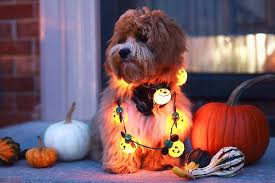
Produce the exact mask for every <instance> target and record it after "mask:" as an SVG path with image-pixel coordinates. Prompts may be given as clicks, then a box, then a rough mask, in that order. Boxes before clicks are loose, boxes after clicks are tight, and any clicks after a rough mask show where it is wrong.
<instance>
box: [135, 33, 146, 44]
mask: <svg viewBox="0 0 275 183" xmlns="http://www.w3.org/2000/svg"><path fill="white" fill-rule="evenodd" d="M136 39H137V41H139V42H142V43H146V42H147V41H148V38H147V37H146V35H142V34H138V35H137V36H136Z"/></svg>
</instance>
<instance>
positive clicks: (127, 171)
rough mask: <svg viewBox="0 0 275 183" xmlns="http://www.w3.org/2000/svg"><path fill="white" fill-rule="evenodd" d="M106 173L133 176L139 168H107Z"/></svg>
mask: <svg viewBox="0 0 275 183" xmlns="http://www.w3.org/2000/svg"><path fill="white" fill-rule="evenodd" d="M105 171H106V172H109V173H114V174H131V173H136V172H138V171H139V169H138V168H135V167H128V166H120V167H112V168H111V167H108V168H105Z"/></svg>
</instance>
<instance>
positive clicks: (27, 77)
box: [0, 0, 40, 127]
mask: <svg viewBox="0 0 275 183" xmlns="http://www.w3.org/2000/svg"><path fill="white" fill-rule="evenodd" d="M39 89H40V86H39V0H0V127H2V126H6V125H11V124H15V123H19V122H23V121H27V120H32V119H37V118H39V116H40V115H39V103H40V96H39V93H40V92H39Z"/></svg>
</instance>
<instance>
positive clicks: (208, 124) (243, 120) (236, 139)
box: [191, 74, 275, 164]
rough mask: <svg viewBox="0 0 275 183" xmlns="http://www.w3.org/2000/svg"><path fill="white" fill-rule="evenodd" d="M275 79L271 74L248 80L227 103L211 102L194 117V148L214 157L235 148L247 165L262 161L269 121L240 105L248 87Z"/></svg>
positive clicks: (234, 92) (255, 110) (246, 106)
mask: <svg viewBox="0 0 275 183" xmlns="http://www.w3.org/2000/svg"><path fill="white" fill-rule="evenodd" d="M274 78H275V76H274V75H270V74H269V75H264V76H259V77H256V78H253V79H250V80H247V81H245V82H243V83H242V84H241V85H239V86H238V87H237V88H236V89H235V90H234V91H233V92H232V93H231V95H230V97H229V99H228V101H227V103H218V102H212V103H208V104H206V105H204V106H202V107H201V108H200V109H199V110H198V111H197V112H196V113H195V115H194V124H193V127H192V130H191V144H192V147H193V148H201V149H203V150H207V151H209V152H210V153H211V155H214V154H216V153H217V152H218V151H219V150H220V149H221V148H223V147H226V146H235V147H237V148H239V149H240V150H241V151H242V152H243V153H244V154H245V156H246V163H247V164H250V163H253V162H255V161H257V160H258V159H260V158H261V157H262V156H263V155H264V153H265V151H266V149H267V147H268V143H269V125H268V121H267V119H266V117H265V115H264V114H263V112H262V111H261V110H260V109H258V108H256V107H255V106H252V105H237V102H238V98H239V96H240V95H241V93H242V92H243V91H244V90H245V89H247V88H248V87H250V86H252V85H254V84H256V83H258V82H262V81H266V80H274Z"/></svg>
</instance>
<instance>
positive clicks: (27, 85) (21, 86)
mask: <svg viewBox="0 0 275 183" xmlns="http://www.w3.org/2000/svg"><path fill="white" fill-rule="evenodd" d="M33 90H34V81H33V78H32V77H26V78H15V77H9V78H7V77H6V78H0V91H1V92H32V91H33Z"/></svg>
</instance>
